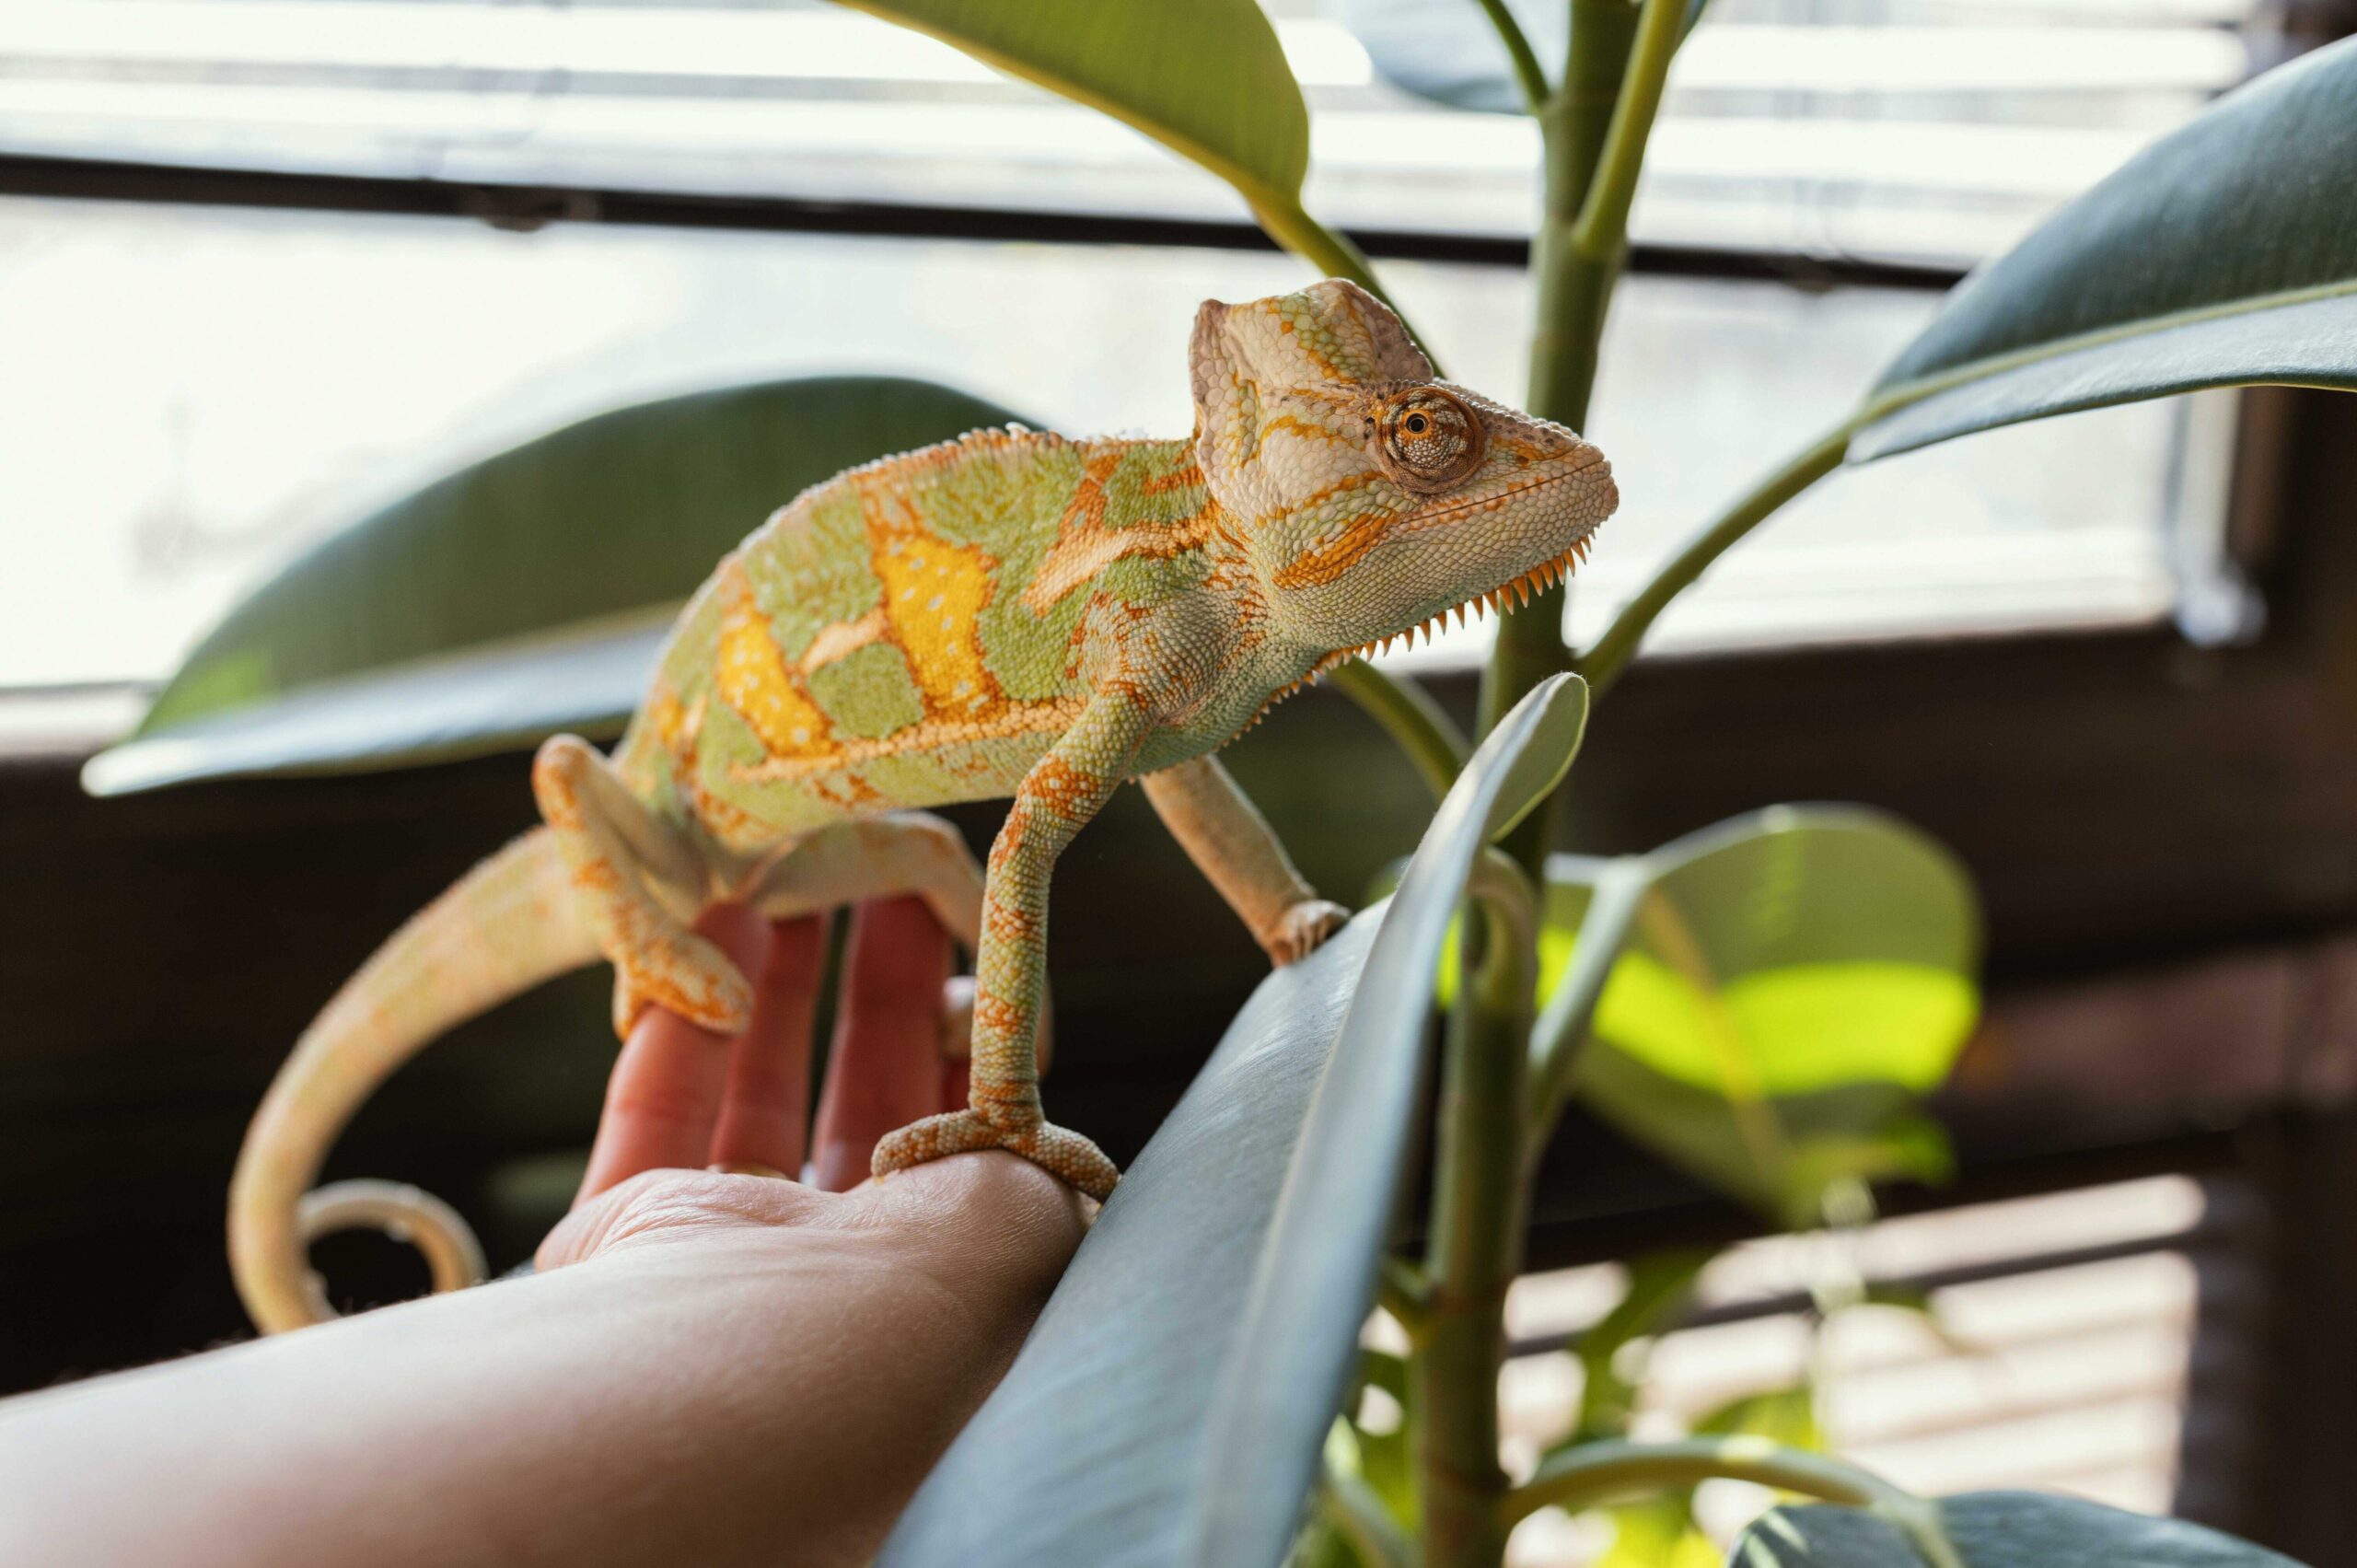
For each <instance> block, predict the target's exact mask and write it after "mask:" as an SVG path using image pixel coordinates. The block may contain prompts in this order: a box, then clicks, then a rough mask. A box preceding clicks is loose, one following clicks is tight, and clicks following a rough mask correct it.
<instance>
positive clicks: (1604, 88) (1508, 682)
mask: <svg viewBox="0 0 2357 1568" xmlns="http://www.w3.org/2000/svg"><path fill="white" fill-rule="evenodd" d="M1571 12H1572V17H1571V21H1572V35H1571V47H1570V50H1569V52H1568V53H1567V54H1566V56H1565V59H1564V64H1563V76H1562V86H1561V87H1558V88H1557V89H1556V90H1555V92H1554V93H1553V95H1552V96H1550V98H1549V99H1547V101H1546V103H1545V105H1544V106H1543V107H1542V108H1541V109H1540V110H1539V111H1538V137H1539V147H1540V153H1541V160H1542V163H1541V168H1542V173H1541V190H1540V196H1541V201H1540V210H1539V219H1538V232H1537V233H1536V234H1535V235H1534V236H1533V237H1532V239H1531V248H1530V267H1531V273H1532V279H1533V282H1534V283H1535V285H1537V289H1538V304H1537V309H1536V315H1535V318H1534V319H1533V321H1532V325H1531V334H1530V383H1529V389H1528V392H1527V398H1526V402H1527V406H1528V408H1529V410H1530V412H1533V413H1535V414H1537V415H1538V416H1539V417H1540V418H1542V419H1551V420H1553V421H1555V422H1556V423H1557V424H1567V425H1570V426H1571V427H1572V428H1573V429H1575V430H1576V429H1580V428H1582V427H1584V426H1585V424H1587V405H1588V397H1589V394H1590V393H1591V392H1592V391H1593V390H1594V389H1595V386H1596V344H1597V342H1598V340H1599V339H1600V338H1601V337H1602V335H1603V331H1604V313H1605V306H1606V304H1607V303H1608V300H1609V298H1610V296H1611V292H1612V278H1613V269H1612V268H1609V267H1597V266H1596V265H1595V264H1594V263H1593V262H1592V261H1590V260H1589V259H1587V258H1585V257H1583V256H1581V255H1580V254H1579V253H1578V252H1577V251H1576V250H1575V249H1574V247H1573V244H1572V231H1573V226H1574V225H1575V224H1576V223H1577V222H1578V220H1579V214H1580V208H1581V206H1582V204H1583V203H1585V200H1586V197H1587V192H1588V185H1589V182H1590V181H1591V180H1593V179H1594V177H1595V174H1596V160H1597V158H1598V157H1601V156H1602V154H1603V151H1604V144H1605V141H1606V138H1607V135H1608V133H1609V131H1610V129H1611V124H1612V119H1613V104H1614V103H1615V101H1616V100H1617V99H1619V97H1620V82H1621V76H1622V74H1623V73H1624V72H1625V71H1626V69H1627V67H1628V63H1629V56H1630V52H1631V49H1632V48H1633V47H1634V44H1635V41H1636V18H1637V14H1638V13H1637V11H1636V9H1635V7H1634V6H1631V4H1630V3H1629V0H1572V6H1571ZM1566 599H1567V596H1566V593H1565V591H1564V590H1563V589H1562V588H1550V589H1548V590H1547V591H1546V592H1545V593H1542V594H1539V595H1538V597H1536V598H1533V599H1532V600H1531V601H1530V602H1529V603H1528V604H1527V605H1526V606H1524V607H1523V608H1522V609H1520V610H1515V612H1514V613H1512V614H1510V615H1506V616H1504V617H1503V618H1501V619H1500V621H1499V622H1498V637H1497V643H1496V645H1495V646H1494V647H1493V648H1492V651H1491V654H1490V664H1489V668H1488V669H1486V670H1485V671H1484V672H1483V674H1482V678H1481V705H1480V733H1482V734H1485V735H1486V734H1488V733H1489V731H1490V728H1491V726H1493V725H1495V724H1496V723H1497V722H1498V720H1500V719H1501V718H1503V717H1504V716H1505V714H1507V712H1508V711H1509V710H1511V709H1512V708H1513V707H1514V705H1515V703H1519V702H1520V701H1522V699H1523V696H1524V695H1525V693H1527V692H1528V691H1530V690H1531V688H1533V687H1535V686H1537V685H1538V683H1539V682H1540V681H1542V680H1545V679H1547V678H1548V677H1549V676H1551V675H1557V674H1560V673H1562V671H1563V670H1564V669H1566V668H1570V653H1569V650H1568V649H1566V648H1565V646H1564V645H1563V608H1564V605H1565V603H1566ZM1556 809H1557V807H1556V805H1555V802H1554V800H1553V799H1552V798H1550V800H1549V801H1548V802H1547V804H1546V805H1544V806H1542V807H1540V808H1539V809H1538V810H1536V811H1534V812H1532V813H1531V814H1530V815H1529V817H1528V818H1527V819H1525V820H1524V821H1523V823H1522V825H1521V826H1520V827H1519V828H1517V829H1515V831H1514V832H1513V833H1512V834H1511V835H1510V836H1509V837H1508V838H1507V839H1506V842H1505V850H1506V853H1507V854H1511V855H1512V856H1514V858H1515V861H1516V862H1518V863H1519V864H1520V865H1522V866H1523V867H1524V868H1525V869H1526V870H1527V871H1529V872H1530V873H1531V874H1532V875H1534V876H1535V875H1537V873H1538V866H1539V863H1540V862H1541V861H1542V860H1544V859H1545V858H1546V854H1547V846H1548V845H1549V843H1550V842H1552V839H1553V835H1554V829H1555V813H1556Z"/></svg>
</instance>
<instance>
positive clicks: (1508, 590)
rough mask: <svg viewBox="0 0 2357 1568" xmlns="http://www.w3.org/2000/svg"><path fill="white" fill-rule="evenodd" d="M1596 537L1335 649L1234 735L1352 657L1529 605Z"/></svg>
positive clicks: (1588, 536)
mask: <svg viewBox="0 0 2357 1568" xmlns="http://www.w3.org/2000/svg"><path fill="white" fill-rule="evenodd" d="M1595 537H1596V536H1595V534H1594V533H1593V531H1591V532H1590V533H1588V534H1585V535H1583V536H1582V537H1581V539H1580V540H1579V542H1577V543H1576V544H1573V546H1572V547H1571V548H1570V549H1569V550H1566V551H1565V552H1563V553H1562V554H1561V555H1559V556H1557V557H1556V558H1555V559H1554V560H1552V561H1544V562H1541V563H1538V565H1536V566H1533V567H1532V568H1531V569H1530V570H1529V571H1527V572H1525V573H1523V574H1522V575H1520V576H1518V577H1516V578H1515V579H1514V580H1513V581H1512V582H1509V583H1506V584H1504V585H1503V586H1501V587H1494V588H1492V589H1490V590H1489V591H1488V592H1487V593H1480V594H1476V595H1474V596H1473V597H1472V598H1469V599H1467V600H1466V601H1465V602H1464V603H1463V604H1459V605H1452V606H1450V607H1449V608H1448V609H1446V610H1442V611H1440V612H1439V613H1438V614H1435V615H1434V616H1433V617H1432V618H1431V619H1430V620H1427V621H1422V622H1420V623H1418V624H1417V625H1414V626H1411V627H1410V628H1408V630H1406V631H1405V632H1394V633H1391V634H1390V635H1389V636H1387V637H1378V638H1376V640H1375V641H1373V642H1369V643H1361V644H1359V645H1357V646H1355V647H1349V648H1337V649H1335V650H1334V651H1333V652H1332V653H1329V654H1327V655H1324V656H1321V657H1320V658H1319V659H1318V662H1317V663H1316V664H1315V665H1313V666H1311V667H1310V669H1309V672H1308V673H1307V674H1306V675H1304V676H1302V677H1300V678H1299V679H1295V680H1290V681H1287V682H1286V683H1285V684H1284V685H1283V686H1280V687H1279V688H1277V690H1276V691H1273V692H1271V693H1270V696H1269V700H1268V701H1267V702H1265V703H1261V704H1260V711H1259V712H1258V713H1256V714H1253V715H1252V716H1251V717H1250V718H1248V719H1247V720H1245V721H1244V723H1243V724H1242V726H1239V727H1238V728H1237V732H1236V733H1237V735H1241V734H1243V733H1244V731H1245V730H1248V729H1250V728H1251V727H1252V726H1254V725H1257V724H1259V723H1260V721H1261V720H1262V719H1264V718H1266V717H1268V716H1269V710H1270V709H1271V708H1273V707H1275V706H1276V705H1277V704H1278V703H1282V702H1283V701H1284V700H1285V699H1286V698H1288V697H1290V696H1292V695H1293V694H1294V693H1295V692H1296V691H1301V690H1302V689H1303V688H1304V687H1308V686H1315V685H1316V684H1318V678H1319V677H1320V676H1323V675H1324V674H1325V673H1326V672H1327V671H1328V670H1329V669H1332V668H1334V667H1335V666H1337V665H1339V664H1342V663H1344V662H1345V661H1347V660H1350V659H1354V658H1373V657H1375V656H1376V655H1377V654H1383V653H1388V652H1389V651H1390V649H1391V645H1392V644H1394V643H1395V642H1405V643H1406V644H1407V645H1408V646H1410V647H1414V646H1415V645H1416V643H1417V641H1418V639H1419V638H1422V637H1438V636H1439V635H1440V633H1441V631H1442V628H1443V625H1444V623H1445V622H1446V621H1449V620H1451V619H1456V620H1457V621H1459V623H1460V624H1461V623H1462V622H1463V621H1465V620H1469V619H1471V620H1478V619H1479V618H1480V614H1481V610H1482V609H1483V607H1485V606H1486V607H1487V608H1489V609H1491V610H1495V611H1496V612H1497V613H1499V614H1500V615H1504V613H1506V611H1507V610H1510V609H1519V608H1520V607H1522V606H1523V605H1527V604H1528V603H1529V602H1530V598H1531V596H1532V595H1534V594H1539V593H1544V592H1545V591H1546V590H1547V589H1549V588H1551V587H1554V586H1555V585H1556V584H1558V583H1561V582H1562V581H1564V580H1565V579H1566V578H1568V577H1569V576H1571V575H1572V573H1573V571H1574V570H1576V569H1577V567H1578V565H1579V563H1582V562H1585V560H1586V559H1587V552H1588V547H1589V545H1590V544H1591V543H1592V542H1593V541H1594V540H1595Z"/></svg>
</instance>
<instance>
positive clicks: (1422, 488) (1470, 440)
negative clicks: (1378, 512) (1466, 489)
mask: <svg viewBox="0 0 2357 1568" xmlns="http://www.w3.org/2000/svg"><path fill="white" fill-rule="evenodd" d="M1484 441H1485V437H1484V436H1483V434H1482V430H1481V421H1480V417H1479V416H1478V415H1476V414H1475V413H1474V412H1473V411H1472V410H1471V409H1469V408H1467V407H1466V406H1465V405H1464V403H1462V402H1460V401H1457V399H1456V398H1453V397H1451V396H1450V395H1449V394H1448V393H1446V392H1444V391H1442V390H1441V389H1439V388H1437V387H1417V388H1414V389H1411V390H1409V391H1405V392H1401V393H1399V394H1398V395H1397V396H1395V397H1393V398H1392V399H1391V400H1390V401H1388V402H1387V403H1386V404H1385V405H1384V407H1383V409H1382V411H1381V412H1379V413H1378V414H1377V415H1376V422H1375V438H1374V440H1373V442H1372V443H1371V445H1372V447H1373V448H1374V454H1375V460H1376V462H1377V463H1378V464H1380V465H1381V466H1382V469H1383V471H1384V473H1385V474H1386V475H1387V476H1388V477H1389V478H1390V479H1391V480H1392V481H1393V482H1396V483H1398V484H1399V485H1400V486H1402V487H1403V488H1405V489H1408V490H1413V491H1418V492H1422V493H1424V494H1430V493H1432V492H1434V491H1439V490H1446V489H1447V488H1449V486H1451V485H1453V484H1455V483H1457V481H1459V480H1461V479H1463V478H1464V477H1465V476H1466V475H1467V474H1469V473H1471V472H1472V471H1473V470H1474V469H1475V468H1476V467H1477V466H1479V464H1480V461H1481V451H1482V447H1483V444H1484Z"/></svg>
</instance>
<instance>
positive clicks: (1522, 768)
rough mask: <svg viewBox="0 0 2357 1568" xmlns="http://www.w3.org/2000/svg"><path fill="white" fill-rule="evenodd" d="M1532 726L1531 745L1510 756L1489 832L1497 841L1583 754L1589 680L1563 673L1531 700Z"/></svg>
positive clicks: (1551, 791)
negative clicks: (1581, 746)
mask: <svg viewBox="0 0 2357 1568" xmlns="http://www.w3.org/2000/svg"><path fill="white" fill-rule="evenodd" d="M1524 705H1525V706H1526V707H1527V708H1529V710H1530V712H1529V714H1528V717H1527V723H1528V724H1529V725H1530V726H1531V735H1530V740H1529V742H1528V744H1527V745H1525V746H1523V747H1521V748H1520V749H1518V750H1516V751H1515V753H1514V755H1513V756H1512V757H1511V758H1510V759H1509V760H1508V761H1507V763H1506V769H1505V775H1504V777H1503V778H1502V779H1500V780H1499V781H1498V787H1497V793H1496V795H1495V796H1494V797H1493V800H1492V805H1491V807H1490V822H1489V836H1490V842H1492V843H1495V842H1497V841H1498V840H1500V839H1503V838H1504V837H1505V836H1506V835H1507V834H1508V833H1511V832H1513V831H1514V830H1515V825H1516V824H1518V823H1519V822H1521V820H1522V819H1524V818H1525V817H1527V816H1529V815H1530V814H1531V812H1533V811H1535V810H1537V809H1538V803H1539V802H1540V801H1543V800H1545V799H1546V798H1547V797H1548V796H1550V795H1552V794H1554V793H1555V786H1556V785H1557V784H1562V782H1563V775H1564V774H1566V773H1568V772H1571V771H1572V761H1573V758H1575V757H1577V756H1578V755H1579V753H1580V740H1581V738H1582V737H1584V736H1585V735H1586V733H1587V682H1586V681H1585V680H1582V679H1580V678H1579V677H1578V676H1576V675H1562V676H1557V677H1556V678H1555V679H1552V680H1550V681H1548V682H1547V684H1546V685H1544V686H1541V687H1539V688H1538V689H1537V690H1535V691H1532V692H1531V693H1530V696H1529V698H1527V699H1526V701H1525V703H1524Z"/></svg>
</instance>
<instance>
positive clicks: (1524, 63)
mask: <svg viewBox="0 0 2357 1568" xmlns="http://www.w3.org/2000/svg"><path fill="white" fill-rule="evenodd" d="M1478 3H1479V4H1480V7H1481V12H1482V14H1483V15H1484V16H1486V17H1489V18H1490V26H1491V27H1492V28H1494V29H1497V34H1498V41H1500V42H1501V43H1504V45H1505V46H1506V58H1508V59H1509V60H1511V61H1513V62H1514V79H1515V85H1516V86H1518V87H1521V88H1522V103H1523V107H1524V108H1525V109H1527V110H1529V111H1530V112H1531V113H1533V114H1537V113H1538V112H1539V111H1541V110H1544V109H1545V108H1546V106H1547V97H1548V92H1549V88H1548V86H1547V69H1546V67H1545V66H1543V65H1541V64H1538V51H1536V50H1534V49H1532V48H1531V47H1530V40H1529V39H1528V38H1527V37H1525V36H1524V35H1523V31H1522V24H1521V23H1520V22H1517V21H1515V19H1514V13H1513V12H1512V11H1509V10H1507V9H1506V6H1505V0H1478Z"/></svg>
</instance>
